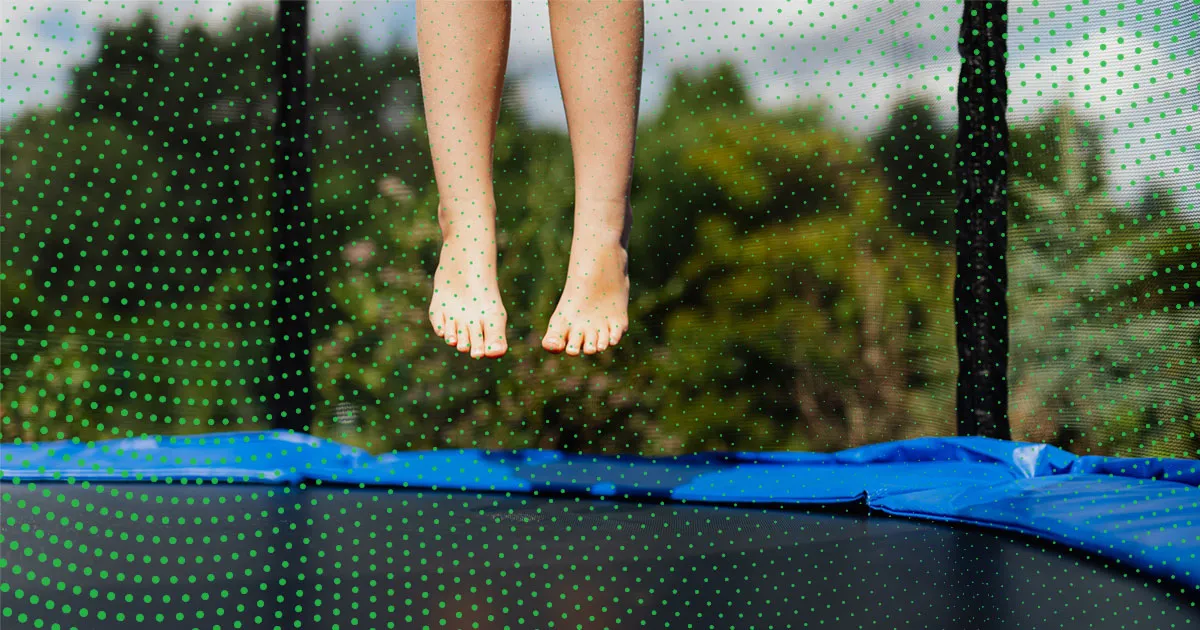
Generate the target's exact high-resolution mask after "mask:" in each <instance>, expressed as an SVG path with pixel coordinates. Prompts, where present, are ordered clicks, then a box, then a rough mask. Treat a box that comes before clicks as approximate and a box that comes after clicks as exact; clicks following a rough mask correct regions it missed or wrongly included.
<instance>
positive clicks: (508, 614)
mask: <svg viewBox="0 0 1200 630" xmlns="http://www.w3.org/2000/svg"><path fill="white" fill-rule="evenodd" d="M4 451H5V452H4V456H3V471H4V478H5V481H6V482H9V483H6V484H5V485H4V487H3V491H4V504H5V506H6V510H5V511H6V516H5V520H4V527H3V536H4V541H5V544H6V545H7V547H6V549H7V551H8V553H7V554H6V564H8V567H7V569H6V572H7V575H8V579H7V580H6V583H7V584H8V585H9V586H8V591H7V593H6V595H7V597H6V603H5V617H6V618H7V619H10V620H15V621H17V622H19V623H21V624H23V625H24V624H29V625H30V626H31V627H32V626H34V625H37V626H38V627H61V628H68V627H72V628H73V627H80V628H84V627H86V628H108V627H112V628H117V627H124V626H129V625H133V626H134V627H159V626H160V625H161V624H169V625H171V627H179V628H185V627H186V628H201V627H203V628H209V627H211V628H217V627H220V628H239V627H253V628H260V627H261V628H268V627H269V628H289V627H304V628H346V627H360V626H361V627H379V628H385V627H386V628H393V627H395V628H404V627H462V628H470V627H482V628H492V627H495V628H501V627H504V628H527V627H539V628H541V627H544V628H552V627H553V628H558V627H585V628H588V627H641V626H653V627H664V628H675V627H683V628H687V627H705V628H709V627H720V628H794V627H822V626H823V627H835V628H860V627H864V628H865V627H887V628H893V627H920V628H1001V627H1013V626H1014V625H1015V626H1017V627H1025V626H1031V627H1039V628H1047V627H1062V628H1124V627H1153V628H1175V627H1192V626H1194V625H1195V624H1197V623H1200V610H1198V609H1197V594H1198V593H1200V570H1198V569H1200V563H1198V562H1197V557H1198V554H1200V520H1197V519H1196V518H1195V517H1196V515H1197V514H1198V513H1200V507H1198V501H1200V488H1197V484H1198V483H1200V466H1198V465H1197V463H1196V462H1194V461H1186V460H1134V459H1120V458H1105V457H1082V458H1081V457H1076V456H1074V455H1071V454H1069V453H1066V452H1064V451H1060V450H1058V449H1055V448H1053V447H1048V446H1046V445H1037V444H1020V443H1012V442H1005V441H1001V440H993V439H989V438H926V439H917V440H910V441H904V442H897V443H891V444H877V445H872V446H867V447H861V448H858V449H852V450H847V451H841V452H838V453H832V454H814V453H767V454H761V453H757V454H756V453H713V454H704V455H692V456H680V457H672V458H666V459H653V458H644V457H636V456H635V457H629V456H585V455H571V454H564V453H560V452H556V451H515V452H486V451H471V450H462V451H445V452H443V451H438V452H416V453H391V454H386V455H381V456H372V455H370V454H368V453H366V452H364V451H361V450H359V449H354V448H350V447H346V446H344V445H339V444H336V443H333V442H328V441H324V440H319V439H316V438H310V437H303V436H298V435H296V434H292V433H286V432H253V433H233V434H223V435H215V436H207V437H177V438H149V437H147V438H136V439H128V440H113V441H108V442H103V443H100V444H92V445H84V444H78V443H76V444H72V443H69V442H64V443H47V444H37V445H28V446H20V447H14V446H8V447H6V448H5V449H4ZM901 517H904V518H901ZM950 524H953V525H950Z"/></svg>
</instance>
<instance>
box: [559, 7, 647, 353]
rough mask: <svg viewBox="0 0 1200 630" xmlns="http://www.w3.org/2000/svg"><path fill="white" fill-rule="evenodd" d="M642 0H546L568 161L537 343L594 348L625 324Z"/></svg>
mask: <svg viewBox="0 0 1200 630" xmlns="http://www.w3.org/2000/svg"><path fill="white" fill-rule="evenodd" d="M644 30H645V26H644V23H643V13H642V0H633V1H629V2H612V1H600V2H596V1H593V2H582V1H579V0H550V34H551V39H552V40H553V42H554V60H555V63H556V65H557V67H558V81H559V83H560V84H561V86H562V92H563V104H564V105H565V107H566V111H567V127H568V129H569V131H570V135H571V152H572V154H573V157H574V160H575V229H574V235H573V238H572V241H571V258H570V263H569V267H568V271H567V284H566V287H565V288H564V290H563V295H562V298H561V299H560V300H559V303H558V308H557V309H555V311H554V315H552V316H551V318H550V327H549V330H548V331H547V332H546V336H545V337H544V338H543V339H542V346H543V347H544V348H546V349H547V350H550V351H551V352H562V351H563V350H566V352H567V354H571V355H577V354H579V353H580V351H581V350H582V351H583V352H584V353H586V354H593V353H595V352H599V351H602V350H604V349H606V348H607V347H608V346H610V345H614V344H616V343H617V341H619V340H620V338H621V335H622V333H624V331H625V329H626V328H627V327H628V325H629V315H628V308H629V275H628V268H627V264H628V255H627V252H626V247H627V246H628V244H629V228H630V225H631V223H632V221H633V211H632V209H631V207H630V205H629V191H630V186H631V183H632V176H633V148H634V134H635V131H636V128H637V113H638V98H639V92H640V87H641V80H642V34H643V32H644Z"/></svg>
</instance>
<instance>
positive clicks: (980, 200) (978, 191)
mask: <svg viewBox="0 0 1200 630" xmlns="http://www.w3.org/2000/svg"><path fill="white" fill-rule="evenodd" d="M1005 9H1006V5H1005V3H1004V2H1002V1H1000V0H992V1H986V0H966V2H965V6H964V7H963V22H962V27H961V30H960V35H959V37H960V40H959V53H960V54H961V55H962V56H963V57H964V60H963V66H962V72H961V74H960V75H959V86H958V125H959V127H958V167H957V168H958V171H957V174H958V181H959V183H960V188H959V193H958V209H957V216H956V221H955V226H956V228H957V233H958V238H957V251H958V263H957V265H958V270H957V271H958V273H957V278H956V280H955V282H954V314H955V322H956V328H957V333H958V371H959V375H958V434H959V435H983V436H987V437H994V438H999V439H1009V438H1010V436H1011V431H1010V430H1009V426H1008V379H1007V378H1006V377H1007V372H1008V300H1007V299H1006V296H1005V291H1007V285H1008V272H1007V269H1006V267H1005V264H1006V263H1005V257H1004V255H1005V250H1006V248H1007V247H1008V241H1007V234H1006V232H1007V229H1008V228H1007V216H1008V215H1007V210H1008V208H1007V205H1008V204H1007V190H1006V188H1007V183H1008V182H1007V172H1008V142H1009V141H1008V121H1007V116H1006V112H1007V108H1008V80H1007V77H1006V76H1005V55H1006V53H1007V48H1008V47H1007V45H1006V44H1007V42H1006V40H1005V37H1006V33H1007V30H1008V29H1007V22H1006V20H1007V17H1008V16H1007V14H1006V11H1005Z"/></svg>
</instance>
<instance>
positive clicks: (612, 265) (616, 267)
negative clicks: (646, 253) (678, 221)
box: [542, 231, 629, 356]
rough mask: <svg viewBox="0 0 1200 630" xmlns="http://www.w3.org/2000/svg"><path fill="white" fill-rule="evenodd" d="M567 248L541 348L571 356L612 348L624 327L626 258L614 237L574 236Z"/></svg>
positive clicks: (618, 339)
mask: <svg viewBox="0 0 1200 630" xmlns="http://www.w3.org/2000/svg"><path fill="white" fill-rule="evenodd" d="M576 234H577V236H575V238H574V239H573V242H572V243H571V258H570V263H569V265H570V266H569V269H568V271H567V284H566V287H565V288H564V289H563V294H562V297H561V298H560V299H559V301H558V308H556V309H555V310H554V315H552V316H551V317H550V327H549V329H548V330H547V331H546V336H545V337H543V338H542V347H543V348H545V349H546V350H549V351H550V352H554V353H556V354H557V353H559V352H564V351H565V352H566V353H567V354H569V355H571V356H579V354H580V352H582V353H583V354H596V353H597V352H603V351H604V350H606V349H608V348H609V347H611V346H615V345H617V342H618V341H620V340H621V335H623V334H624V333H625V330H626V329H627V328H628V327H629V313H628V311H629V268H628V260H629V255H628V252H627V251H626V249H625V246H624V244H623V243H622V238H621V235H620V234H608V235H598V234H579V231H577V232H576Z"/></svg>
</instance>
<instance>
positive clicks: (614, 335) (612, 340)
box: [608, 323, 625, 346]
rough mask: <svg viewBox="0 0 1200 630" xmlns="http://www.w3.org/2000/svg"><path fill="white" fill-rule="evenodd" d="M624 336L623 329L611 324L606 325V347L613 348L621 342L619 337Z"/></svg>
mask: <svg viewBox="0 0 1200 630" xmlns="http://www.w3.org/2000/svg"><path fill="white" fill-rule="evenodd" d="M624 334H625V327H624V326H622V325H620V324H617V323H612V324H609V325H608V345H609V346H615V345H617V343H618V342H620V341H621V336H622V335H624Z"/></svg>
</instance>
